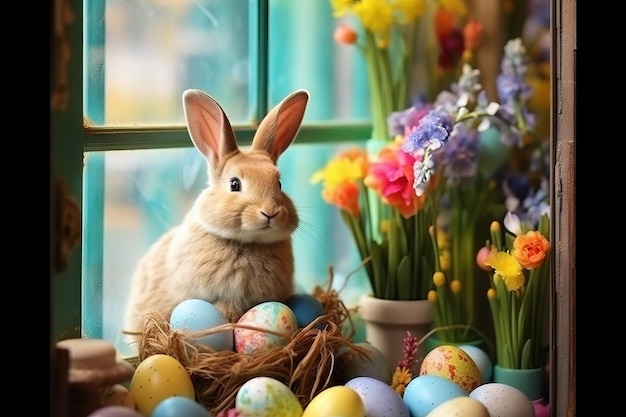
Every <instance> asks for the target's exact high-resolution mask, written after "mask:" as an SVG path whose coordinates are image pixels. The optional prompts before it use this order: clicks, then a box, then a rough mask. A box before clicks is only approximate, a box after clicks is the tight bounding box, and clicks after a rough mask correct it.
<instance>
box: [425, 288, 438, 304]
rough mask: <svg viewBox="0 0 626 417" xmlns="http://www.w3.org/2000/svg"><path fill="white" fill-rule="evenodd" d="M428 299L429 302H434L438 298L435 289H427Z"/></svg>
mask: <svg viewBox="0 0 626 417" xmlns="http://www.w3.org/2000/svg"><path fill="white" fill-rule="evenodd" d="M427 297H428V301H430V302H431V303H436V302H437V301H438V300H439V296H438V295H437V291H435V290H430V291H428V295H427Z"/></svg>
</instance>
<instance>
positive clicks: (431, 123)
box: [402, 108, 454, 153]
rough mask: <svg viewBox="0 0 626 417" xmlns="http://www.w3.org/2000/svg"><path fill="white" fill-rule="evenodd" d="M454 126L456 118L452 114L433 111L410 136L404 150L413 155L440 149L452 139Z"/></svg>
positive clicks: (439, 110)
mask: <svg viewBox="0 0 626 417" xmlns="http://www.w3.org/2000/svg"><path fill="white" fill-rule="evenodd" d="M453 126H454V118H453V117H452V116H451V115H450V114H448V113H446V112H444V111H441V109H439V108H438V109H435V110H431V111H430V112H428V114H426V116H424V117H423V118H422V119H421V120H420V122H419V124H418V126H417V129H414V130H413V131H412V132H411V133H410V134H409V135H408V137H407V138H406V140H405V142H404V143H403V144H402V150H404V151H405V152H407V153H412V152H417V151H418V150H422V149H426V148H428V149H430V150H431V151H434V150H436V149H439V148H441V146H443V144H444V143H446V142H447V141H448V139H449V138H450V132H452V128H453Z"/></svg>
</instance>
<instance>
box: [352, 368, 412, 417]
mask: <svg viewBox="0 0 626 417" xmlns="http://www.w3.org/2000/svg"><path fill="white" fill-rule="evenodd" d="M345 386H346V387H350V388H352V389H353V390H355V391H356V392H357V393H358V394H359V395H360V396H361V400H363V406H364V407H365V415H366V416H367V417H386V416H394V417H409V409H408V407H407V405H406V404H405V403H404V401H403V400H402V397H401V396H400V394H398V393H397V392H396V391H395V390H394V389H393V388H391V386H390V385H389V384H386V383H384V382H382V381H380V380H378V379H376V378H372V377H368V376H359V377H356V378H353V379H351V380H350V381H348V382H346V383H345Z"/></svg>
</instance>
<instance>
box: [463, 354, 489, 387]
mask: <svg viewBox="0 0 626 417" xmlns="http://www.w3.org/2000/svg"><path fill="white" fill-rule="evenodd" d="M459 348H461V349H463V350H464V351H465V352H466V353H467V354H468V355H469V356H470V358H472V360H473V361H474V363H475V364H476V366H478V369H479V370H480V378H481V380H482V382H487V381H491V374H492V373H493V363H492V362H491V359H489V355H487V352H485V351H484V350H482V349H481V348H479V347H478V346H473V345H459Z"/></svg>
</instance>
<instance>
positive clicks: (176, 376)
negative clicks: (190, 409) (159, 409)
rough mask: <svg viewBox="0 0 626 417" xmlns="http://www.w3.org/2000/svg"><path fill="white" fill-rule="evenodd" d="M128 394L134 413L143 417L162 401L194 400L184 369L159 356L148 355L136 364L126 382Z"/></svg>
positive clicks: (163, 356)
mask: <svg viewBox="0 0 626 417" xmlns="http://www.w3.org/2000/svg"><path fill="white" fill-rule="evenodd" d="M130 393H131V394H132V396H133V399H134V400H135V405H136V407H137V410H138V411H139V412H140V413H141V414H143V415H145V416H149V415H150V414H152V410H154V408H155V407H156V406H157V405H158V404H159V403H160V402H161V401H163V400H164V399H166V398H169V397H173V396H182V397H187V398H190V399H192V400H195V398H196V394H195V391H194V388H193V383H192V382H191V377H190V376H189V374H188V373H187V370H186V369H185V367H183V365H181V363H180V362H178V360H177V359H175V358H173V357H171V356H168V355H163V354H156V355H152V356H149V357H147V358H146V359H144V360H143V361H141V362H140V363H139V365H137V369H135V373H134V374H133V378H132V380H131V382H130Z"/></svg>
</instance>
